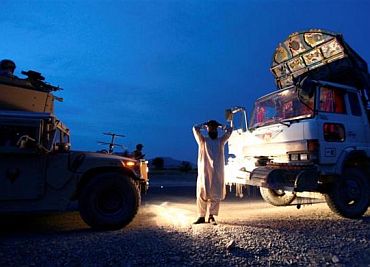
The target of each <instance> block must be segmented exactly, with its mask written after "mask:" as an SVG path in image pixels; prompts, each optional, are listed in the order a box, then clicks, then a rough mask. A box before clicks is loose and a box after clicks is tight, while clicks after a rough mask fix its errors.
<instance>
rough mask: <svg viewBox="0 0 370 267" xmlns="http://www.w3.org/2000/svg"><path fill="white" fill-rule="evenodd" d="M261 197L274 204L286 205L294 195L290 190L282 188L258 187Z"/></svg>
mask: <svg viewBox="0 0 370 267" xmlns="http://www.w3.org/2000/svg"><path fill="white" fill-rule="evenodd" d="M260 192H261V196H262V198H263V199H264V200H265V201H266V202H267V203H270V204H271V205H274V206H287V205H289V204H290V203H292V202H293V201H294V199H295V198H296V195H295V194H294V193H292V192H285V191H284V190H274V189H270V188H265V187H260Z"/></svg>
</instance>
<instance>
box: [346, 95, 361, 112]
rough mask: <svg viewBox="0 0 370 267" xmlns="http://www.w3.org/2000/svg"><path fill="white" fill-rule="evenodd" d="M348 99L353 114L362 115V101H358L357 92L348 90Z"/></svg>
mask: <svg viewBox="0 0 370 267" xmlns="http://www.w3.org/2000/svg"><path fill="white" fill-rule="evenodd" d="M348 100H349V105H350V107H351V113H352V115H354V116H361V115H362V111H361V107H360V103H359V101H358V97H357V94H356V93H353V92H348Z"/></svg>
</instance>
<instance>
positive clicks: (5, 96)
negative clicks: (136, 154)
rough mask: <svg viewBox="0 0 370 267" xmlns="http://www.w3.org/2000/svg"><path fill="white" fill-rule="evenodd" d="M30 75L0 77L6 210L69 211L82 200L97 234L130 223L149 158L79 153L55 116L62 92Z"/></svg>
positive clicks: (0, 168)
mask: <svg viewBox="0 0 370 267" xmlns="http://www.w3.org/2000/svg"><path fill="white" fill-rule="evenodd" d="M23 74H25V75H26V76H27V78H26V79H19V78H17V77H0V179H1V180H0V213H30V212H49V211H64V210H66V209H67V208H68V207H69V206H70V204H71V203H74V202H75V201H78V204H79V205H78V206H79V211H80V215H81V217H82V219H83V220H84V221H85V222H86V223H87V224H88V225H89V226H91V227H92V228H94V229H98V230H114V229H120V228H122V227H123V226H125V225H127V224H128V223H130V222H131V220H132V219H133V218H134V216H135V215H136V213H137V211H138V209H139V205H140V201H141V193H140V192H141V191H144V190H145V189H146V188H147V183H148V168H147V161H145V160H141V161H137V160H134V159H131V158H125V157H120V156H117V155H112V154H102V153H93V152H85V151H72V150H71V142H70V130H69V129H68V128H67V126H66V125H65V124H64V123H63V122H62V121H61V120H60V119H58V118H57V117H56V115H55V114H54V102H55V100H62V99H60V98H57V97H56V96H54V95H53V92H54V91H56V90H58V89H59V88H58V87H55V86H52V85H50V84H48V83H46V82H44V81H43V80H44V78H43V77H42V76H41V74H40V73H37V72H34V71H28V72H23ZM143 189H144V190H143Z"/></svg>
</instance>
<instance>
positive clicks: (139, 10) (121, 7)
mask: <svg viewBox="0 0 370 267" xmlns="http://www.w3.org/2000/svg"><path fill="white" fill-rule="evenodd" d="M369 10H370V1H355V0H352V1H350V0H348V1H344V0H336V1H332V0H329V1H321V0H315V1H303V0H300V1H292V0H287V1H272V0H255V1H252V0H249V1H247V0H244V1H242V0H241V1H197V0H194V1H154V0H153V1H113V0H112V1H92V0H89V1H88V0H85V1H82V0H81V1H77V0H75V1H53V0H50V1H36V0H34V1H21V0H9V1H8V0H1V4H0V32H1V42H0V51H1V58H10V59H13V60H14V61H15V62H16V64H17V70H16V73H17V74H19V73H20V71H21V70H28V69H34V70H38V71H40V72H42V73H43V74H44V76H45V77H46V78H47V81H49V82H50V83H52V84H55V85H60V86H61V87H62V88H64V91H61V92H58V93H57V95H58V96H60V97H63V98H64V102H63V103H57V109H56V110H57V115H58V117H60V118H61V119H62V120H63V121H64V122H65V123H66V124H67V125H68V126H69V127H70V128H71V132H72V147H73V148H74V149H87V150H93V151H94V150H97V149H101V148H102V147H101V146H99V145H98V144H97V141H98V140H104V139H105V140H108V138H106V137H104V136H102V135H101V133H102V132H104V131H113V132H117V133H123V134H125V135H126V136H127V137H126V138H124V139H121V140H119V141H121V142H122V143H124V144H125V145H126V146H127V147H128V149H129V150H133V149H134V147H135V144H136V143H143V144H144V146H145V147H144V152H145V153H146V154H147V157H148V158H152V157H155V156H171V157H174V158H177V159H182V160H190V161H193V162H195V159H196V154H197V145H196V143H195V141H194V138H193V135H192V131H191V127H192V125H193V124H195V123H198V122H203V121H206V120H208V119H217V120H219V121H222V122H224V117H223V116H224V110H225V109H226V108H228V107H231V106H236V105H239V106H245V107H247V109H248V110H251V108H252V105H253V101H254V100H255V99H256V98H257V97H259V96H261V95H263V94H265V93H267V92H269V91H270V90H273V89H274V88H275V85H274V81H273V77H272V74H271V73H270V71H269V67H270V63H271V58H272V54H273V52H274V50H275V47H276V46H277V44H278V43H279V42H281V41H283V40H284V39H285V38H286V37H287V36H288V35H289V34H290V33H292V32H295V31H301V30H305V29H310V28H322V29H328V30H331V31H334V32H340V33H342V34H343V35H344V38H345V40H347V42H348V43H349V44H350V45H351V46H352V47H353V48H354V49H355V50H356V51H357V52H358V53H359V54H360V55H361V56H362V57H363V58H364V59H365V60H366V61H367V62H370V44H369V42H370V18H369V16H370V15H369Z"/></svg>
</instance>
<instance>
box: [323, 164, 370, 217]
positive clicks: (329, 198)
mask: <svg viewBox="0 0 370 267" xmlns="http://www.w3.org/2000/svg"><path fill="white" fill-rule="evenodd" d="M369 194H370V189H369V181H368V180H367V177H366V176H365V175H364V173H363V172H361V171H360V170H358V169H354V168H349V169H347V170H345V171H344V172H343V175H342V176H341V177H340V178H339V179H338V181H337V182H335V183H334V184H333V186H332V188H331V189H330V191H329V192H328V193H327V194H325V200H326V203H327V204H328V206H329V208H330V209H331V210H332V211H333V212H335V213H337V214H338V215H340V216H342V217H346V218H351V219H355V218H359V217H361V216H362V215H363V214H364V213H365V212H366V210H367V208H368V206H369Z"/></svg>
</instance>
